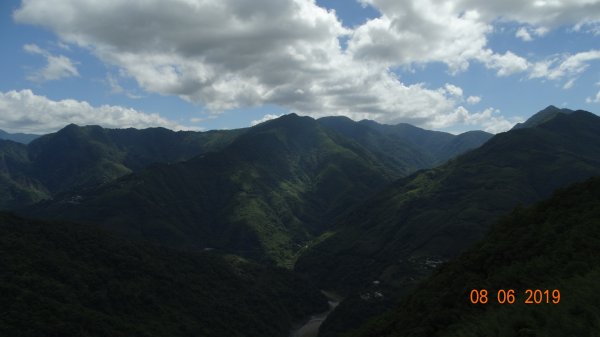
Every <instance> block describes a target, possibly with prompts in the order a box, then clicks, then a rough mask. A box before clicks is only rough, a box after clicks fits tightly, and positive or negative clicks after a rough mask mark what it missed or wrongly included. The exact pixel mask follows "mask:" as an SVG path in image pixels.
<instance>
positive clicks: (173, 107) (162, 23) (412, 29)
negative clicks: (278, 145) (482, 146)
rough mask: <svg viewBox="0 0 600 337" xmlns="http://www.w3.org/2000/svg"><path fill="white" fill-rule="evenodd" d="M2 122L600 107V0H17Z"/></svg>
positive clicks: (445, 124)
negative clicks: (554, 106)
mask: <svg viewBox="0 0 600 337" xmlns="http://www.w3.org/2000/svg"><path fill="white" fill-rule="evenodd" d="M0 39H1V41H2V44H3V48H2V50H3V51H2V53H1V54H0V55H1V56H0V57H1V61H2V62H0V74H1V76H0V129H4V130H6V131H10V132H30V133H46V132H52V131H55V130H57V129H59V128H61V127H63V126H64V125H66V124H68V123H76V124H80V125H85V124H98V125H103V126H106V127H131V126H132V127H138V128H144V127H150V126H165V127H168V128H171V129H197V130H208V129H221V128H238V127H246V126H249V125H252V124H255V123H258V122H260V121H263V120H267V119H269V118H274V117H276V116H279V115H281V114H285V113H290V112H295V113H298V114H301V115H309V116H313V117H320V116H327V115H343V116H348V117H350V118H352V119H355V120H360V119H372V120H376V121H379V122H381V123H399V122H408V123H412V124H415V125H418V126H421V127H425V128H429V129H438V130H446V131H451V132H461V131H466V130H472V129H482V130H486V131H490V132H501V131H505V130H507V129H509V128H510V127H511V126H512V125H514V124H515V123H516V122H519V121H521V120H523V119H526V118H527V117H529V116H530V115H531V114H533V113H535V112H536V111H538V110H540V109H543V108H544V107H546V106H548V105H550V104H553V105H556V106H560V107H569V108H572V109H585V110H589V111H592V112H598V111H600V43H599V42H600V0H531V1H522V0H502V1H489V0H435V1H434V0H419V1H416V0H413V1H409V0H356V1H355V0H317V1H314V0H169V1H165V0H102V1H100V0H56V1H48V0H23V1H18V0H4V1H2V4H0Z"/></svg>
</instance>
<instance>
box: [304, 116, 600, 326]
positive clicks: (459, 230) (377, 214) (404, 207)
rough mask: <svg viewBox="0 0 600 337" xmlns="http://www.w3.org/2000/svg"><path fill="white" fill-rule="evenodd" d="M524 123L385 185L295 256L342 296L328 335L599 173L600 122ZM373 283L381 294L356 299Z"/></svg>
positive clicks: (561, 119) (581, 119)
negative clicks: (502, 223) (522, 208)
mask: <svg viewBox="0 0 600 337" xmlns="http://www.w3.org/2000/svg"><path fill="white" fill-rule="evenodd" d="M552 109H555V108H553V107H550V108H549V109H546V110H544V111H542V112H541V113H542V114H546V113H547V112H548V110H552ZM537 118H538V116H534V117H532V119H537ZM526 124H527V123H526ZM529 125H531V126H530V127H526V128H517V129H514V130H512V131H509V132H506V133H502V134H498V135H496V136H494V137H493V138H492V139H490V140H489V141H488V142H486V143H485V144H484V145H482V146H481V147H480V148H478V149H475V150H473V151H470V152H468V153H466V154H464V155H461V156H459V157H457V158H455V159H453V160H450V161H449V162H447V163H446V164H444V165H441V166H439V167H436V168H433V169H430V170H424V171H420V172H417V173H415V174H413V175H411V176H409V177H406V178H404V179H400V180H398V181H396V182H394V183H392V184H391V185H389V186H388V187H387V188H386V189H385V190H384V191H382V192H381V193H378V194H377V195H375V196H373V197H372V198H370V199H369V200H368V201H367V202H365V203H364V204H363V205H361V206H359V207H357V208H355V209H354V210H353V211H352V212H350V213H348V214H347V215H346V216H345V217H343V218H341V219H339V221H338V222H337V224H336V225H334V226H332V228H331V230H330V231H328V232H327V233H325V234H324V235H323V236H322V237H321V238H320V239H319V240H317V242H318V243H317V244H314V245H313V246H312V247H311V248H310V249H308V250H307V251H306V252H305V253H304V254H303V255H302V256H301V257H300V259H299V260H298V262H297V263H296V267H295V268H296V270H297V271H298V272H301V273H304V274H305V275H309V276H310V278H311V279H313V280H315V282H317V284H318V285H319V286H320V287H322V288H323V289H331V290H336V291H338V292H342V293H345V294H347V295H348V299H347V300H346V301H345V302H344V303H342V305H340V306H339V308H338V309H336V311H335V313H334V314H333V315H332V316H331V317H330V319H329V320H328V321H329V322H328V325H329V327H330V329H331V331H338V330H340V329H346V328H348V326H350V325H352V324H355V325H358V324H359V320H357V319H356V317H357V316H362V317H364V316H368V315H374V314H377V313H379V312H380V311H382V310H385V309H386V308H387V307H388V306H389V305H391V304H392V303H394V302H395V301H396V300H397V298H399V297H401V296H403V295H404V294H405V293H406V292H407V291H409V290H410V289H412V287H413V286H414V285H415V284H417V283H418V282H420V281H421V280H422V279H423V278H425V277H427V276H428V275H429V274H430V273H431V272H432V271H434V270H435V269H436V267H437V266H439V265H440V264H441V263H443V262H445V261H448V260H450V259H452V258H454V257H455V256H457V255H458V254H459V253H461V252H463V251H464V250H465V249H467V248H469V247H470V246H471V245H473V244H474V243H475V242H476V241H477V240H480V239H481V238H482V237H483V236H484V235H485V234H486V233H487V232H488V230H489V228H490V225H491V224H492V223H493V222H494V221H495V220H496V219H497V218H499V217H500V216H502V215H504V214H506V213H508V212H510V211H511V210H512V209H514V208H515V207H516V206H518V205H529V204H532V203H533V202H536V201H539V200H542V199H544V198H547V197H548V196H550V195H551V194H552V192H553V191H554V190H556V189H557V188H560V187H564V186H566V185H568V184H571V183H574V182H578V181H582V180H585V179H586V178H589V177H592V176H596V175H600V117H598V116H596V115H594V114H591V113H589V112H585V111H574V112H571V113H568V114H567V113H558V114H555V116H554V118H551V119H549V120H546V121H542V122H540V123H529ZM373 282H377V284H378V287H377V288H378V289H380V290H381V289H383V290H385V291H383V290H381V291H383V293H384V294H387V296H386V297H384V298H380V299H378V300H376V301H365V300H363V298H364V296H363V295H364V294H365V293H366V292H369V291H372V288H373V287H372V284H373ZM381 291H380V292H381ZM365 302H370V303H369V304H367V303H365ZM357 310H358V312H357ZM336 320H337V323H334V321H336ZM323 329H324V330H326V329H327V325H324V326H323ZM322 335H323V336H327V334H322ZM332 335H334V334H333V333H332Z"/></svg>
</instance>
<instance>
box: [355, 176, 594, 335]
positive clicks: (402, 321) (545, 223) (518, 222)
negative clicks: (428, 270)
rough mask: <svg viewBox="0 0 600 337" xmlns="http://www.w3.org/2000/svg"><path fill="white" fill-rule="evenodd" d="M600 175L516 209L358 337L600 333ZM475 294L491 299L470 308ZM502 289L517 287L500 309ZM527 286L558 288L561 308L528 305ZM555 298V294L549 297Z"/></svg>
mask: <svg viewBox="0 0 600 337" xmlns="http://www.w3.org/2000/svg"><path fill="white" fill-rule="evenodd" d="M598 224H600V178H594V179H590V180H588V181H586V182H585V183H580V184H577V185H575V186H572V187H570V188H568V189H565V190H562V191H560V192H558V193H556V194H555V195H554V196H553V197H552V198H551V199H549V200H547V201H544V202H541V203H539V204H537V205H536V206H534V207H531V208H527V209H524V208H517V209H516V210H514V211H513V212H512V213H511V214H510V215H509V216H507V217H504V218H503V219H501V220H500V221H498V222H497V223H496V224H495V225H494V226H493V227H492V230H491V233H489V235H487V236H486V237H485V238H484V239H483V240H481V241H480V242H478V243H477V244H476V245H475V246H474V247H472V248H471V249H469V250H468V251H467V252H466V253H464V254H463V255H461V256H460V257H459V258H458V259H457V260H455V261H454V262H451V263H448V264H447V265H445V266H443V267H442V268H440V270H438V271H437V272H436V273H435V274H434V275H433V276H432V277H431V278H429V279H428V280H427V281H426V282H424V283H423V284H421V285H420V286H419V287H418V289H417V290H416V291H414V292H412V293H411V294H410V296H408V297H406V298H405V299H404V300H402V301H401V302H400V303H399V304H398V305H397V306H396V309H395V310H393V311H390V312H389V313H387V314H385V315H383V316H381V317H378V318H376V319H373V320H372V321H371V322H369V324H367V325H365V326H364V327H363V328H361V329H360V331H358V332H355V333H353V334H352V336H361V337H367V336H378V337H384V336H406V337H408V336H411V337H417V336H423V337H425V336H427V337H435V336H439V337H441V336H490V337H491V336H544V337H552V336H557V337H558V336H561V337H562V336H596V335H597V332H598V331H600V304H599V303H600V282H598V281H599V280H600V255H599V254H598V247H600V226H598ZM471 289H487V290H488V291H489V292H490V295H489V298H490V300H489V302H488V303H487V304H485V305H482V304H478V305H473V304H470V301H469V294H470V291H471ZM498 289H514V290H516V301H515V304H512V305H509V304H503V305H501V304H499V303H498V302H497V299H496V294H497V290H498ZM526 289H541V290H545V289H550V290H551V291H552V290H554V289H558V290H560V292H561V300H560V303H559V304H557V305H554V304H546V303H545V301H546V299H545V298H544V299H543V302H544V303H542V304H529V305H527V304H524V301H525V300H526V296H525V290H526ZM550 298H551V299H552V297H550Z"/></svg>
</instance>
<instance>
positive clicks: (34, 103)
mask: <svg viewBox="0 0 600 337" xmlns="http://www.w3.org/2000/svg"><path fill="white" fill-rule="evenodd" d="M70 123H75V124H78V125H90V124H94V125H101V126H104V127H108V128H125V127H134V128H147V127H155V126H162V127H166V128H170V129H174V130H182V129H188V128H187V127H185V126H182V125H178V124H177V123H175V122H173V121H170V120H167V119H164V118H162V117H160V116H159V115H158V114H147V113H143V112H140V111H137V110H134V109H130V108H124V107H120V106H112V105H102V106H98V107H95V106H92V105H90V104H89V103H87V102H85V101H76V100H71V99H66V100H60V101H54V100H51V99H49V98H47V97H44V96H39V95H36V94H34V93H33V92H32V91H31V90H21V91H14V90H13V91H8V92H0V129H2V130H5V131H9V132H26V133H36V134H44V133H49V132H54V131H56V130H58V129H61V128H63V127H64V126H65V125H67V124H70Z"/></svg>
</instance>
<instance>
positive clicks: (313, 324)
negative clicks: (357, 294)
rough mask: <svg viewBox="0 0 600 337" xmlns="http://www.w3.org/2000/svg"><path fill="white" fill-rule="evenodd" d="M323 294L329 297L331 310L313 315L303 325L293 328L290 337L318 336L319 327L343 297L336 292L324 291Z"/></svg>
mask: <svg viewBox="0 0 600 337" xmlns="http://www.w3.org/2000/svg"><path fill="white" fill-rule="evenodd" d="M322 292H323V295H325V297H327V301H328V302H329V310H327V311H325V312H323V313H320V314H316V315H313V316H311V317H310V318H309V319H308V320H307V321H306V322H305V323H304V324H303V325H300V326H298V327H296V328H295V329H293V330H292V332H291V333H290V337H317V335H318V334H319V328H320V327H321V324H323V322H324V321H325V319H326V318H327V316H328V315H329V314H330V313H331V312H332V311H333V310H335V307H337V306H338V304H340V301H341V300H342V298H341V297H340V296H338V295H336V294H334V293H331V292H327V291H322Z"/></svg>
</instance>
